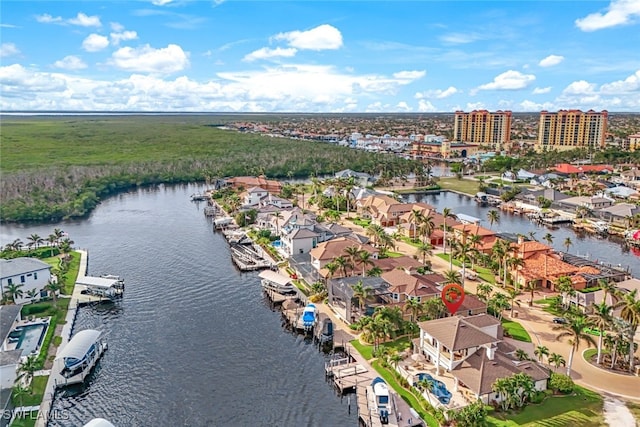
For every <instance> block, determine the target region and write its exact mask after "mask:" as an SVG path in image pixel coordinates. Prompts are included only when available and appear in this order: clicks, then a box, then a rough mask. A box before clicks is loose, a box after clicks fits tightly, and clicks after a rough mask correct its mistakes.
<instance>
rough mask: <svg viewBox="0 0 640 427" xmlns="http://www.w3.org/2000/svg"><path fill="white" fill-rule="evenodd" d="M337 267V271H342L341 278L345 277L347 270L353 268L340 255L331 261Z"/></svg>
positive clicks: (346, 259) (347, 260)
mask: <svg viewBox="0 0 640 427" xmlns="http://www.w3.org/2000/svg"><path fill="white" fill-rule="evenodd" d="M331 262H332V263H334V264H336V265H337V266H338V269H340V270H342V277H347V270H348V269H352V268H353V264H351V263H350V262H349V259H348V258H346V257H343V256H342V255H340V256H339V257H336V258H334V259H333V261H331Z"/></svg>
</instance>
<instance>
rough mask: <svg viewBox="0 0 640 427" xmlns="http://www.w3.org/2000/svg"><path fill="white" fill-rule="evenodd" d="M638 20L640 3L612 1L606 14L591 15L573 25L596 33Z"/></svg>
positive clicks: (630, 0)
mask: <svg viewBox="0 0 640 427" xmlns="http://www.w3.org/2000/svg"><path fill="white" fill-rule="evenodd" d="M638 18H640V1H638V0H612V1H611V3H610V4H609V7H607V9H606V12H604V13H601V12H596V13H591V14H589V15H587V16H585V17H584V18H579V19H576V21H575V24H576V26H577V27H578V28H580V29H581V30H582V31H597V30H602V29H604V28H609V27H616V26H618V25H626V24H631V23H633V22H636V21H637V20H638Z"/></svg>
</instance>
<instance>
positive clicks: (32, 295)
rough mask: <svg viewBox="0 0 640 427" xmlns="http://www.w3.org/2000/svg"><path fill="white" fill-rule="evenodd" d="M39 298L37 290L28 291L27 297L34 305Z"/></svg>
mask: <svg viewBox="0 0 640 427" xmlns="http://www.w3.org/2000/svg"><path fill="white" fill-rule="evenodd" d="M37 296H38V291H37V290H36V289H29V290H28V291H27V297H29V299H30V300H31V302H32V303H33V302H34V301H35V300H36V297H37Z"/></svg>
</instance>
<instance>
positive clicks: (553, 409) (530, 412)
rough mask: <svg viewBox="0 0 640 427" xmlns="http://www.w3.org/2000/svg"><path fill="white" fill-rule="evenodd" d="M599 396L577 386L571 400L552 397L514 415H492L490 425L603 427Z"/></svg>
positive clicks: (600, 397) (569, 398) (566, 397)
mask: <svg viewBox="0 0 640 427" xmlns="http://www.w3.org/2000/svg"><path fill="white" fill-rule="evenodd" d="M602 405H603V403H602V396H600V395H599V394H598V393H596V392H593V391H590V390H587V389H585V388H582V387H578V386H576V391H575V393H574V394H572V395H570V396H554V397H550V398H548V399H546V400H545V401H544V402H543V403H541V404H539V405H534V404H529V405H527V406H526V407H525V408H524V409H523V410H522V411H521V412H518V413H515V414H501V413H494V414H493V416H491V417H488V419H489V425H490V426H496V427H520V426H526V427H534V426H542V427H556V426H578V425H579V426H581V427H600V426H604V425H606V424H605V422H604V418H603V415H602Z"/></svg>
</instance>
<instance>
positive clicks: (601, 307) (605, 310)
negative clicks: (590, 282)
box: [589, 301, 613, 365]
mask: <svg viewBox="0 0 640 427" xmlns="http://www.w3.org/2000/svg"><path fill="white" fill-rule="evenodd" d="M612 310H613V307H612V306H610V305H607V302H606V301H602V302H601V303H600V304H594V305H593V313H592V314H591V316H589V318H590V319H591V321H592V322H593V324H594V326H595V327H596V328H598V330H599V331H600V333H599V334H598V358H597V360H596V364H598V365H599V364H600V361H601V358H602V338H603V335H604V331H605V329H607V328H608V327H609V325H611V311H612Z"/></svg>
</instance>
